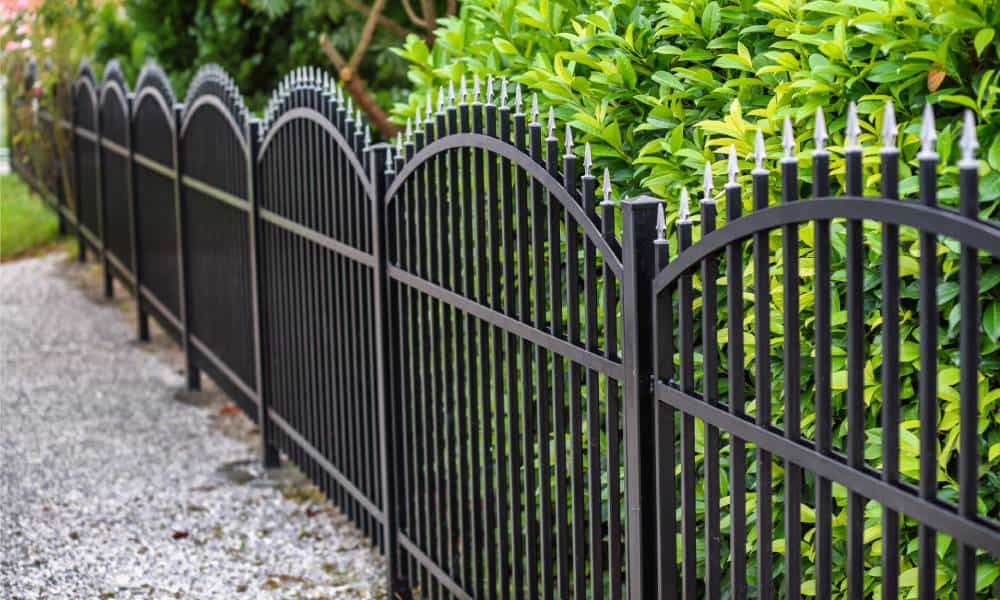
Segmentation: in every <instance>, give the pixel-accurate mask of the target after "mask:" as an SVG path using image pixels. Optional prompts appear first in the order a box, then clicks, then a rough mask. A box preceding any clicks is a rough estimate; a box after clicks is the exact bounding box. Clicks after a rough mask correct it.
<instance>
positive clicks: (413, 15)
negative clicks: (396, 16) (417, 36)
mask: <svg viewBox="0 0 1000 600" xmlns="http://www.w3.org/2000/svg"><path fill="white" fill-rule="evenodd" d="M403 10H405V11H406V16H408V17H410V20H411V21H413V24H414V25H416V26H417V27H423V28H424V29H427V22H426V21H424V20H423V19H421V18H420V17H418V16H417V12H416V11H415V10H413V7H412V6H410V0H403Z"/></svg>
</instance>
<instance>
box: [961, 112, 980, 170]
mask: <svg viewBox="0 0 1000 600" xmlns="http://www.w3.org/2000/svg"><path fill="white" fill-rule="evenodd" d="M958 147H959V149H960V150H961V151H962V159H961V162H960V164H963V163H964V164H966V165H978V164H979V163H978V161H976V150H978V149H979V140H978V139H977V138H976V114H975V113H974V112H972V111H971V110H969V109H966V111H965V118H964V122H963V123H962V137H961V138H959V140H958Z"/></svg>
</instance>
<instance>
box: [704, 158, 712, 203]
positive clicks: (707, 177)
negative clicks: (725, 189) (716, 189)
mask: <svg viewBox="0 0 1000 600" xmlns="http://www.w3.org/2000/svg"><path fill="white" fill-rule="evenodd" d="M712 186H713V184H712V161H709V160H706V161H705V174H704V175H703V176H702V178H701V188H702V191H703V193H704V196H703V197H702V199H701V201H702V203H705V204H710V203H713V202H715V200H713V199H712Z"/></svg>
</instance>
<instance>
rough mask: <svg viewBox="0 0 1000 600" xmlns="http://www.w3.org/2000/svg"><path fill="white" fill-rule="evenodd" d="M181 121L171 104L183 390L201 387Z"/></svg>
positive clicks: (179, 108) (181, 108) (181, 111)
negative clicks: (189, 276) (195, 348)
mask: <svg viewBox="0 0 1000 600" xmlns="http://www.w3.org/2000/svg"><path fill="white" fill-rule="evenodd" d="M183 122H184V105H183V104H182V103H180V102H178V103H177V104H174V175H175V177H174V211H175V212H174V216H175V217H176V219H175V220H176V221H177V266H178V268H177V271H178V279H179V282H178V283H179V286H180V289H179V292H180V294H179V295H180V301H181V326H182V329H183V331H181V340H182V341H181V345H182V346H183V347H184V367H185V371H186V372H187V389H188V390H199V389H201V372H200V371H199V370H198V367H196V366H195V364H194V359H193V357H192V355H191V312H190V306H189V302H188V301H189V299H190V296H191V295H190V294H188V289H187V288H188V285H187V271H188V269H187V266H188V255H187V254H188V253H187V236H186V235H185V234H184V232H185V230H186V228H187V223H186V220H185V218H184V186H183V184H182V182H181V179H182V178H183V177H184V169H182V168H181V160H182V158H183V149H182V148H181V124H182V123H183Z"/></svg>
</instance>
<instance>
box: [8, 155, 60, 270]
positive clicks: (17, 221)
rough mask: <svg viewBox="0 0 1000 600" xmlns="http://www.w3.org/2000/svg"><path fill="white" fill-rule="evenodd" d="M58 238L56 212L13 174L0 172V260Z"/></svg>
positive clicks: (47, 246)
mask: <svg viewBox="0 0 1000 600" xmlns="http://www.w3.org/2000/svg"><path fill="white" fill-rule="evenodd" d="M57 241H59V221H58V219H57V218H56V214H55V213H54V212H53V211H52V209H50V208H49V207H47V206H46V205H45V204H43V203H42V199H41V198H39V197H38V195H36V194H35V193H33V192H32V191H31V190H30V189H29V188H28V186H27V185H25V183H24V182H23V181H21V179H20V178H19V177H18V176H17V175H14V174H13V173H11V174H8V175H0V261H8V260H13V259H16V258H22V257H25V256H30V255H33V254H37V253H39V252H41V251H43V250H47V249H51V247H52V246H53V244H55V243H56V242H57Z"/></svg>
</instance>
